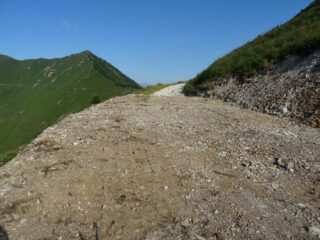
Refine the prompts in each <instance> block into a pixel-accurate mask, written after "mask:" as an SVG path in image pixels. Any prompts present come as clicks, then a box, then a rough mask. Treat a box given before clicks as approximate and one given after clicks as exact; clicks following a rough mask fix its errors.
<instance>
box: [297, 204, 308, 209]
mask: <svg viewBox="0 0 320 240" xmlns="http://www.w3.org/2000/svg"><path fill="white" fill-rule="evenodd" d="M297 206H298V207H299V208H302V209H304V208H306V207H307V206H306V205H305V204H303V203H298V204H297Z"/></svg>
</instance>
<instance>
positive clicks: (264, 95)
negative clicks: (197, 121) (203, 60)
mask: <svg viewBox="0 0 320 240" xmlns="http://www.w3.org/2000/svg"><path fill="white" fill-rule="evenodd" d="M210 88H212V90H209V91H207V92H206V93H205V94H204V95H206V96H208V97H212V98H218V99H221V100H224V101H226V102H230V103H232V104H236V105H238V106H241V107H245V108H248V109H252V110H255V111H259V112H264V113H268V114H272V115H276V116H279V117H283V116H284V117H287V118H291V119H292V120H294V121H296V122H298V123H304V124H307V125H309V126H312V127H317V128H320V49H318V50H315V51H313V52H311V53H309V54H307V53H305V54H303V55H301V54H300V55H292V56H287V58H286V59H284V60H283V61H281V62H280V63H277V64H276V65H274V66H272V67H271V68H270V70H269V71H266V72H265V73H261V74H257V75H255V76H252V77H251V78H248V79H245V80H242V81H239V79H235V78H229V79H225V81H223V82H222V83H221V84H220V85H219V86H211V87H210Z"/></svg>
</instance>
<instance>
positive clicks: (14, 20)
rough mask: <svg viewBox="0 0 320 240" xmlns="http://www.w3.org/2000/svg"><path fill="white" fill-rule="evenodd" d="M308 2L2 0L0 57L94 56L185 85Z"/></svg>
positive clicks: (143, 78)
mask: <svg viewBox="0 0 320 240" xmlns="http://www.w3.org/2000/svg"><path fill="white" fill-rule="evenodd" d="M311 2H312V0H241V1H240V0H223V1H222V0H38V1H36V0H0V29H1V34H0V53H2V54H6V55H9V56H12V57H15V58H17V59H26V58H38V57H45V58H53V57H62V56H65V55H68V54H71V53H76V52H80V51H83V50H85V49H88V50H91V51H92V52H93V53H95V54H96V55H98V56H100V57H102V58H104V59H106V60H107V61H109V62H110V63H112V64H113V65H115V66H116V67H117V68H119V69H120V70H121V71H123V72H124V73H125V74H127V75H128V76H130V77H131V78H133V79H134V80H136V81H138V82H140V83H154V82H174V81H179V80H187V79H190V78H192V77H194V76H195V75H196V74H197V73H199V72H200V71H202V70H203V69H204V68H206V67H207V66H208V65H209V64H210V63H212V61H213V60H215V59H216V58H218V57H220V56H222V55H224V54H226V53H227V52H229V51H231V50H232V49H234V48H236V47H239V46H241V45H242V44H243V43H245V42H247V41H249V40H252V39H253V38H255V37H256V36H257V35H258V34H260V33H263V32H265V31H267V30H269V29H271V28H273V27H274V26H276V25H278V24H281V23H284V22H285V21H287V20H289V19H290V18H291V17H293V16H294V15H296V14H297V13H298V12H299V11H300V10H301V9H303V8H305V7H306V6H307V5H308V4H310V3H311Z"/></svg>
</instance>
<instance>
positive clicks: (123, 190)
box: [0, 96, 320, 240]
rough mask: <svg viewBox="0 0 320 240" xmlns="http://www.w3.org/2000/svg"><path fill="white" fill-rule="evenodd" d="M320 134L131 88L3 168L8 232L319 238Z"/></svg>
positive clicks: (1, 216)
mask: <svg viewBox="0 0 320 240" xmlns="http://www.w3.org/2000/svg"><path fill="white" fill-rule="evenodd" d="M319 157H320V130H319V129H313V128H309V127H305V126H300V127H299V126H297V125H294V124H293V123H290V122H288V121H286V120H283V119H277V118H274V117H271V116H268V115H264V114H260V113H256V112H252V111H249V110H244V109H240V108H237V107H232V106H230V105H227V104H225V103H222V102H219V101H212V100H209V101H208V100H206V99H201V98H185V97H182V96H177V97H170V98H168V97H154V96H152V97H145V96H126V97H119V98H115V99H112V100H110V101H107V102H104V103H102V104H99V105H97V106H94V107H91V108H89V109H87V110H85V111H83V112H81V113H78V114H74V115H71V116H69V117H68V118H66V119H64V120H63V121H61V122H60V123H59V124H57V125H55V126H53V127H50V128H49V129H47V130H46V131H45V132H43V133H42V134H41V135H40V136H39V137H38V138H37V139H36V140H35V141H33V142H32V143H31V144H29V145H28V146H27V147H26V148H25V149H24V150H23V151H22V152H21V153H20V154H19V155H18V156H17V157H16V158H15V159H14V160H13V161H11V162H10V163H8V164H7V165H5V166H4V167H2V168H1V169H0V225H1V226H2V227H4V229H5V230H6V232H7V233H8V235H9V239H12V240H19V239H21V240H22V239H24V240H27V239H30V240H34V239H41V240H44V239H47V240H51V239H80V240H83V239H86V240H91V239H92V240H93V239H94V240H97V239H99V240H102V239H103V240H104V239H129V240H131V239H132V240H135V239H144V240H147V239H148V240H154V239H172V240H177V239H194V240H205V239H312V238H314V239H316V238H317V234H319V231H320V230H319V229H320V228H319V225H320V224H319V221H320V210H319V208H320V201H319V197H320V186H319V182H320V178H319V171H320V164H319Z"/></svg>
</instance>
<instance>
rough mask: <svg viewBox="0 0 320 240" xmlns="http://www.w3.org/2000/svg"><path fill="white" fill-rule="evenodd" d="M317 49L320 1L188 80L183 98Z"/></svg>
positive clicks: (319, 30)
mask: <svg viewBox="0 0 320 240" xmlns="http://www.w3.org/2000/svg"><path fill="white" fill-rule="evenodd" d="M319 46H320V0H316V1H314V2H313V3H312V4H311V5H310V6H309V7H307V8H306V9H305V10H303V11H301V12H300V13H299V14H298V15H297V16H295V17H294V18H293V19H292V20H290V21H289V22H287V23H285V24H283V25H281V26H277V27H276V28H274V29H273V30H271V31H269V32H267V33H266V34H263V35H261V36H258V37H257V38H256V39H255V40H254V41H252V42H249V43H247V44H245V45H244V46H242V47H240V48H238V49H236V50H234V51H233V52H231V53H229V54H227V55H226V56H224V57H222V58H220V59H218V60H217V61H215V62H214V63H213V64H212V65H211V66H209V68H207V69H206V70H205V71H203V72H202V73H200V74H199V75H198V76H196V77H195V78H194V79H192V80H191V81H190V82H189V83H188V84H187V85H186V86H185V88H184V91H185V93H186V94H190V95H192V94H196V93H197V92H199V91H203V90H207V89H208V88H210V87H213V86H214V85H216V84H219V82H221V81H222V80H223V79H225V78H227V77H236V78H237V79H238V81H239V82H240V83H243V82H245V80H246V79H247V78H248V77H250V76H252V75H254V74H256V73H258V72H262V71H264V70H266V69H268V67H269V66H272V65H273V64H275V63H277V62H279V61H281V60H283V59H284V58H285V57H286V56H287V55H290V54H296V53H299V54H300V53H307V52H309V51H310V50H314V49H315V48H318V47H319Z"/></svg>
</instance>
